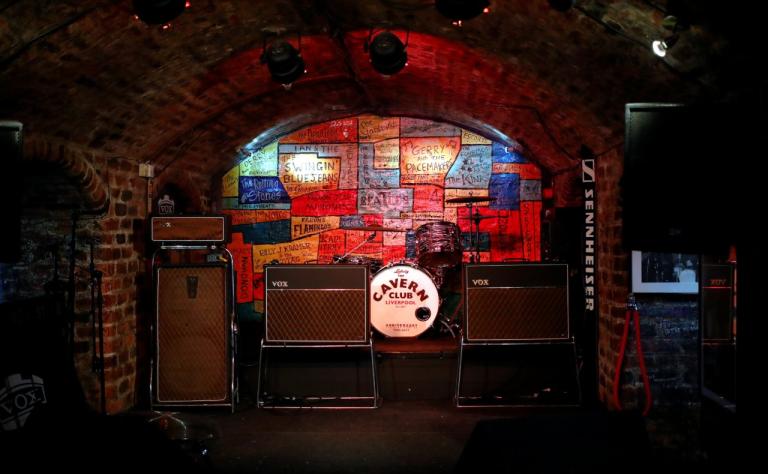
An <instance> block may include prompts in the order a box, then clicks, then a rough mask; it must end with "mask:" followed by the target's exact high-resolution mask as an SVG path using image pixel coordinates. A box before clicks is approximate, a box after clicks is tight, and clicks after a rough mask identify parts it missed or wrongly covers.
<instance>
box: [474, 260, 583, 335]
mask: <svg viewBox="0 0 768 474" xmlns="http://www.w3.org/2000/svg"><path fill="white" fill-rule="evenodd" d="M466 271H467V279H466V282H465V283H466V284H465V287H466V315H465V321H464V322H465V334H466V336H465V337H466V340H467V341H506V340H510V341H514V340H556V339H568V338H569V337H570V330H569V319H568V285H567V278H568V277H567V266H566V265H553V264H509V265H505V264H487V265H483V264H477V265H467V270H466Z"/></svg>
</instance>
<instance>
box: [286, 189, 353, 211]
mask: <svg viewBox="0 0 768 474" xmlns="http://www.w3.org/2000/svg"><path fill="white" fill-rule="evenodd" d="M291 213H292V215H294V216H311V217H318V216H345V215H351V214H357V190H356V189H336V190H328V191H315V192H313V193H309V194H304V195H302V196H298V197H296V198H294V199H293V201H291Z"/></svg>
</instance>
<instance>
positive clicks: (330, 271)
mask: <svg viewBox="0 0 768 474" xmlns="http://www.w3.org/2000/svg"><path fill="white" fill-rule="evenodd" d="M264 282H265V290H264V299H265V316H264V318H265V337H264V340H265V342H267V343H274V342H279V343H312V344H314V343H366V342H367V341H368V340H369V337H370V330H369V313H368V311H369V310H368V291H369V285H368V267H367V266H365V265H267V266H266V267H265V270H264Z"/></svg>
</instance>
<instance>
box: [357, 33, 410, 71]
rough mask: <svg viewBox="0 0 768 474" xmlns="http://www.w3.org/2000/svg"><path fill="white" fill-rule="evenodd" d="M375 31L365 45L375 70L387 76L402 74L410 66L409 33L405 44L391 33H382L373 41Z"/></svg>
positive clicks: (364, 47)
mask: <svg viewBox="0 0 768 474" xmlns="http://www.w3.org/2000/svg"><path fill="white" fill-rule="evenodd" d="M372 35H373V30H371V32H370V33H369V34H368V39H367V40H366V41H365V44H364V45H363V50H364V51H365V52H367V53H368V54H369V56H370V60H371V65H372V66H373V68H374V69H375V70H376V71H378V72H379V73H381V74H384V75H385V76H391V75H393V74H396V73H398V72H400V70H401V69H403V68H404V67H405V66H406V65H407V64H408V53H407V52H406V51H405V48H406V47H407V46H408V33H406V39H405V44H403V42H402V41H400V38H398V37H397V36H396V35H395V34H394V33H392V32H391V31H382V32H381V33H379V34H377V35H376V36H375V37H374V38H373V40H371V36H372Z"/></svg>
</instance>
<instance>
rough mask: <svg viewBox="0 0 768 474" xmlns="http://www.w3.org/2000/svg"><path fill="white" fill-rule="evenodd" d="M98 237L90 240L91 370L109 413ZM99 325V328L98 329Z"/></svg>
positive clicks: (103, 411) (101, 399) (105, 412)
mask: <svg viewBox="0 0 768 474" xmlns="http://www.w3.org/2000/svg"><path fill="white" fill-rule="evenodd" d="M96 240H97V239H96V238H92V239H91V240H90V248H91V255H90V256H91V261H90V264H89V266H88V270H89V272H90V276H91V347H92V348H93V357H92V358H91V371H92V372H93V373H95V374H98V376H99V389H100V391H99V395H100V402H101V414H102V415H106V414H107V394H106V380H105V378H104V295H103V294H102V291H101V287H102V285H101V283H102V277H103V276H104V273H103V272H102V271H100V270H96V264H95V262H94V249H93V247H94V243H95V242H96ZM97 325H98V329H97ZM97 332H98V335H99V348H98V353H97V350H96V334H97Z"/></svg>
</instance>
